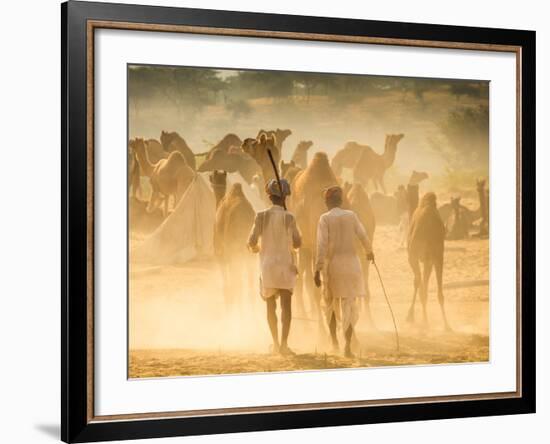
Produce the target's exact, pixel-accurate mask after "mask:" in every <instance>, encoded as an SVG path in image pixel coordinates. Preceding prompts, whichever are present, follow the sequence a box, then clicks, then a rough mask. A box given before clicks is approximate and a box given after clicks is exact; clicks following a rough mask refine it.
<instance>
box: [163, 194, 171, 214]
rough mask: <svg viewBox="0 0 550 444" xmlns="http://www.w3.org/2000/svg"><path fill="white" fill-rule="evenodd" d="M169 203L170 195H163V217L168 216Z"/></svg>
mask: <svg viewBox="0 0 550 444" xmlns="http://www.w3.org/2000/svg"><path fill="white" fill-rule="evenodd" d="M169 203H170V195H169V194H167V195H166V196H165V197H164V217H167V216H168V204H169Z"/></svg>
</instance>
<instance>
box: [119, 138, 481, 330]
mask: <svg viewBox="0 0 550 444" xmlns="http://www.w3.org/2000/svg"><path fill="white" fill-rule="evenodd" d="M291 134H292V131H291V130H288V129H286V130H283V129H276V130H270V131H265V130H260V131H259V132H258V134H257V135H256V137H249V138H245V139H241V138H239V137H238V136H237V135H235V134H227V135H226V136H225V137H223V139H222V140H220V142H218V143H217V144H216V145H214V146H213V147H212V148H211V149H210V150H208V151H207V152H205V153H200V154H194V153H193V151H192V150H191V149H190V148H189V146H188V145H187V143H186V142H185V140H184V139H183V137H181V136H180V135H179V134H178V133H176V132H165V131H162V133H161V135H160V142H158V141H156V140H154V139H150V140H144V139H142V138H135V139H132V140H130V141H129V150H128V187H129V193H130V198H131V199H132V201H135V202H138V203H141V202H144V200H143V190H141V186H140V183H141V178H142V177H147V178H149V182H150V188H151V193H150V197H149V198H148V202H147V207H146V211H147V213H148V214H151V213H153V212H159V211H160V212H161V213H162V218H166V217H167V216H168V215H169V213H170V207H171V206H172V208H175V207H176V206H177V204H178V202H179V200H180V199H181V197H182V196H183V194H184V193H185V190H186V189H187V187H188V186H189V184H190V183H191V182H192V181H193V178H194V177H195V175H196V174H197V173H207V174H209V179H210V184H211V188H212V190H213V192H214V195H215V197H216V207H217V208H216V221H215V227H214V234H213V236H214V250H215V254H216V256H217V258H218V259H219V261H220V264H222V270H223V275H224V285H225V286H226V287H231V288H239V286H241V285H243V282H245V281H243V280H241V278H237V276H238V275H239V272H238V271H237V270H235V265H234V264H242V263H245V264H246V263H247V262H246V261H249V260H250V257H251V256H252V255H250V253H249V252H248V251H247V250H246V247H245V246H246V239H247V236H248V234H249V231H250V228H251V227H252V225H253V222H254V217H255V212H254V209H253V207H252V205H251V204H250V202H249V201H248V199H247V197H246V196H245V193H243V190H242V186H243V185H244V184H240V183H233V184H232V185H231V186H230V187H229V189H228V186H227V173H234V172H237V173H239V174H240V175H241V177H242V178H243V180H244V181H245V182H246V183H247V184H248V185H250V186H251V187H252V188H254V189H255V190H256V191H257V193H258V194H259V196H261V198H262V199H264V200H265V199H266V196H265V193H264V188H263V185H264V183H265V182H266V181H268V180H270V179H272V178H274V177H275V172H274V169H273V165H272V163H271V160H270V157H269V153H271V155H272V157H273V159H274V160H275V163H276V165H278V167H279V170H280V171H279V173H280V175H281V177H284V178H286V179H287V180H288V181H289V182H290V183H291V190H292V193H291V195H290V197H289V198H288V200H287V205H288V208H289V210H290V211H292V212H293V213H294V214H295V216H296V221H297V223H298V227H299V229H300V231H301V233H302V238H303V241H302V247H301V248H300V250H299V251H298V253H297V264H298V280H297V285H296V289H295V298H294V299H295V300H296V304H297V308H298V310H299V311H301V312H306V311H307V310H306V301H307V300H308V301H309V305H310V309H313V311H314V312H315V313H316V315H317V319H319V320H320V319H321V307H320V300H321V297H320V293H319V289H317V288H316V287H315V285H314V283H313V275H312V270H313V258H314V252H315V245H316V229H317V223H318V220H319V217H320V216H321V214H322V213H324V212H325V211H326V207H325V203H324V200H323V194H322V192H323V190H324V189H325V188H327V187H330V186H333V185H341V186H342V188H343V189H344V205H345V206H346V207H347V208H349V209H352V210H353V211H355V212H356V213H357V215H358V217H359V219H360V220H361V222H362V223H363V225H364V226H365V228H366V230H367V233H368V235H369V238H370V239H371V240H375V237H376V236H375V230H376V225H377V224H381V223H382V224H383V223H395V224H399V226H400V230H401V232H402V236H403V238H402V242H403V244H406V248H407V252H408V260H409V264H410V267H411V270H412V272H413V275H414V281H413V297H412V302H411V306H410V309H409V316H408V319H409V320H410V321H414V307H415V302H416V299H417V296H419V298H420V302H421V305H422V309H423V318H424V321H426V304H427V293H428V282H429V280H430V276H431V273H432V270H434V271H435V276H436V281H437V294H438V301H439V305H440V308H441V313H442V317H443V320H444V324H445V326H446V327H447V328H449V324H448V322H447V317H446V313H445V304H444V296H443V291H442V288H443V284H442V274H443V259H444V241H445V239H464V238H466V237H468V236H469V235H470V234H469V233H470V231H471V229H472V227H473V224H474V221H479V232H478V233H477V235H479V236H486V235H487V234H488V227H489V225H488V194H487V193H488V192H487V190H486V188H485V181H484V180H478V182H477V184H476V187H477V192H478V196H479V210H477V211H471V210H469V209H468V208H466V207H464V206H462V205H461V204H460V197H453V198H452V199H451V202H450V203H449V204H445V205H442V206H441V207H438V206H437V198H436V195H435V194H434V193H431V192H429V193H425V194H424V195H423V196H422V197H421V198H420V192H419V187H420V184H421V182H422V181H423V180H425V179H427V178H428V175H427V174H426V173H424V172H417V171H413V172H412V174H411V176H410V180H409V182H408V184H407V185H406V186H405V185H401V186H399V187H398V188H397V190H396V191H395V193H393V195H388V194H387V193H386V185H385V182H384V175H385V172H386V171H387V170H388V169H389V168H390V167H391V166H392V165H393V163H394V160H395V158H396V153H397V146H398V144H399V142H400V141H401V140H402V139H403V138H404V135H403V134H389V135H387V136H386V139H385V144H384V149H383V152H382V153H378V152H376V151H375V150H374V149H373V148H371V147H370V146H368V145H361V144H358V143H356V142H348V143H346V144H345V145H344V147H343V148H342V149H341V150H339V151H338V152H337V153H336V154H335V155H334V156H333V158H332V160H329V157H328V156H327V154H326V153H324V152H316V153H315V154H314V155H313V156H309V150H310V149H311V147H312V146H313V142H312V141H310V140H307V141H301V142H299V143H298V145H297V147H296V148H295V150H294V153H293V155H292V156H291V161H290V162H284V161H282V160H281V159H282V154H283V150H284V149H285V146H284V142H285V139H287V138H288V137H289V136H290V135H291ZM310 157H311V159H310ZM344 169H347V170H348V171H351V173H352V177H353V181H352V183H351V184H350V183H347V182H343V181H342V179H341V177H342V174H343V172H344ZM371 186H373V187H374V188H375V190H376V191H375V192H372V193H371V194H370V195H369V193H368V192H367V190H368V188H369V187H371ZM171 204H172V205H171ZM266 205H267V202H266ZM374 245H375V251H376V243H375V244H374ZM243 261H244V262H243ZM362 267H363V272H364V274H365V285H366V289H365V290H366V294H367V298H366V299H365V304H364V308H365V311H366V312H367V316H369V317H370V310H369V295H370V292H369V288H368V274H369V263H368V262H367V261H366V259H365V260H363V262H362ZM245 268H246V267H245ZM250 269H252V268H250ZM246 279H247V280H248V282H252V281H253V279H254V278H253V277H251V276H249V277H248V278H246ZM227 294H232V292H231V291H228V292H227ZM228 302H229V303H230V302H231V300H228Z"/></svg>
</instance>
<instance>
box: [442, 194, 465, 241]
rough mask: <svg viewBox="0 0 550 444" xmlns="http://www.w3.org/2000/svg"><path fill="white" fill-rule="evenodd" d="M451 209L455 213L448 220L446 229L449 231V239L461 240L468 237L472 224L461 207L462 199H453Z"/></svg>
mask: <svg viewBox="0 0 550 444" xmlns="http://www.w3.org/2000/svg"><path fill="white" fill-rule="evenodd" d="M451 208H452V209H453V213H452V215H451V217H449V219H448V220H447V223H446V224H445V228H446V231H447V239H449V240H461V239H466V238H467V237H468V231H469V230H468V228H469V226H470V224H469V223H468V221H467V220H466V217H465V216H464V213H463V212H462V209H461V205H460V197H451Z"/></svg>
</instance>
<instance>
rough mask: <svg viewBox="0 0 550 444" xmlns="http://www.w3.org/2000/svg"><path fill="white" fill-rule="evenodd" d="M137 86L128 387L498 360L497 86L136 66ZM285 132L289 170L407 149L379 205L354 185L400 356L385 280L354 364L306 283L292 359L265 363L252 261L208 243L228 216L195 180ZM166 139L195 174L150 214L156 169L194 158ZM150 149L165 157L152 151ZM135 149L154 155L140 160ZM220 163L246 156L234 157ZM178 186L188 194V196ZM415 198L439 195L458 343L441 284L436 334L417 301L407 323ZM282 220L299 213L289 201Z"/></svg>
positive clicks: (211, 189) (431, 296)
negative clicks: (247, 143) (494, 235)
mask: <svg viewBox="0 0 550 444" xmlns="http://www.w3.org/2000/svg"><path fill="white" fill-rule="evenodd" d="M128 80H129V82H128V125H129V128H128V130H129V139H130V140H129V171H130V175H131V174H132V171H133V170H132V165H133V164H135V165H136V171H137V176H135V177H134V178H133V179H132V177H129V182H128V187H129V190H128V192H129V232H128V239H129V249H130V254H129V260H130V263H129V276H128V279H129V357H130V359H129V375H130V377H132V378H139V377H160V376H186V375H206V374H231V373H250V372H271V371H292V370H320V369H331V368H350V367H377V366H388V365H426V364H443V363H464V362H484V361H487V360H488V359H489V233H488V217H489V216H488V215H489V209H488V207H489V192H488V185H489V177H488V176H489V84H488V82H484V81H476V80H448V79H417V78H399V77H391V76H357V75H344V74H318V73H293V72H273V71H239V70H220V69H205V68H186V67H163V66H138V65H136V66H130V67H129V71H128ZM276 129H289V130H290V131H291V134H290V135H289V136H287V137H286V138H285V139H284V141H283V142H282V146H281V149H280V159H281V160H282V161H284V162H285V163H287V162H290V161H291V159H292V157H293V153H294V151H295V148H296V147H297V146H298V145H299V143H300V142H301V141H312V142H313V145H312V146H311V148H310V149H309V151H308V152H307V157H308V162H309V161H310V160H311V159H312V158H313V157H314V154H315V153H316V152H324V153H326V154H327V155H328V158H329V159H330V160H331V161H332V159H334V156H335V155H336V154H337V153H338V152H339V151H341V150H343V149H344V148H345V147H346V144H347V143H348V142H356V143H357V144H359V145H361V146H368V147H371V148H372V150H373V151H374V152H375V153H376V154H378V155H382V154H383V153H384V150H385V147H386V146H387V135H392V134H403V135H404V137H403V140H402V141H400V142H399V144H398V146H397V151H396V153H395V158H394V159H393V162H392V164H391V165H390V166H388V167H387V169H386V170H385V172H384V173H383V177H384V182H385V183H384V188H385V190H384V189H383V188H381V187H380V184H377V183H376V181H375V180H372V181H369V180H368V178H367V179H366V180H365V181H364V183H361V186H362V187H363V188H364V190H365V192H366V193H367V195H368V196H369V199H370V203H369V205H370V207H371V208H372V211H373V214H374V216H375V220H376V229H375V232H374V235H373V239H372V241H373V247H374V252H375V255H376V262H377V265H378V268H379V269H380V272H381V276H382V279H383V282H384V285H385V287H386V290H387V295H388V297H389V299H390V301H391V304H392V308H393V311H394V314H395V318H396V322H397V327H398V333H399V339H400V349H399V351H397V350H396V343H395V333H394V326H393V323H392V318H391V315H390V312H389V309H388V306H387V303H386V300H385V298H384V295H383V293H382V289H381V286H380V283H379V280H378V276H377V274H376V272H375V270H374V269H373V268H372V267H370V271H369V274H368V287H369V289H370V300H369V301H368V307H366V306H365V305H366V304H365V303H363V307H362V310H361V316H360V319H359V322H358V324H357V326H356V331H355V337H354V339H353V347H354V353H355V358H354V359H348V358H345V357H343V356H342V355H341V354H338V353H333V351H332V350H331V347H330V340H329V337H328V329H327V326H326V322H325V319H324V317H323V316H322V315H321V316H320V315H319V312H318V307H316V302H315V298H314V296H313V295H312V294H309V293H310V290H309V288H310V287H311V285H309V284H308V283H307V282H305V277H304V282H303V283H301V284H300V285H303V291H302V294H301V299H300V300H298V298H297V297H296V295H295V296H293V319H292V325H291V330H290V336H289V346H290V347H291V348H292V349H293V350H294V351H295V352H296V355H294V356H280V355H276V354H272V353H270V348H269V347H270V343H271V336H270V332H269V329H268V325H267V321H266V304H265V302H264V301H263V300H262V298H261V297H260V295H259V288H260V287H259V285H260V284H259V266H258V258H257V255H254V254H252V253H251V252H249V251H248V250H247V249H246V244H245V243H243V245H242V251H237V253H235V254H234V255H233V256H232V258H231V261H230V262H231V264H230V267H228V264H227V263H224V260H226V259H221V258H220V257H219V255H217V254H216V248H215V245H214V240H213V234H212V233H213V231H214V229H215V227H214V225H215V224H216V211H217V209H216V208H217V206H218V207H219V205H220V200H219V199H217V198H218V197H219V196H217V195H216V189H215V186H213V183H212V179H211V178H210V175H211V173H212V171H210V170H205V171H201V165H203V164H204V165H206V163H207V162H208V160H209V159H210V158H211V157H212V156H213V151H215V150H216V149H219V148H217V147H219V142H220V141H222V139H223V138H224V137H225V136H226V135H228V134H234V135H236V136H237V137H238V138H239V139H240V140H241V141H244V140H245V139H247V138H252V139H257V140H259V138H260V135H259V131H260V130H265V131H270V130H274V131H275V130H276ZM162 132H169V133H172V132H175V133H177V134H178V136H179V137H180V138H181V139H183V140H184V142H183V143H184V144H185V145H186V146H187V148H188V149H189V150H190V151H191V152H192V154H193V155H194V157H195V159H196V166H195V168H191V167H190V166H189V162H188V161H187V170H183V169H181V170H177V171H178V172H177V174H178V178H176V179H173V183H174V185H173V189H174V194H173V195H171V194H169V193H170V191H165V190H164V189H161V191H159V192H158V195H157V196H156V197H154V198H152V196H154V195H155V190H156V188H155V187H158V185H157V182H155V181H156V180H161V179H159V178H157V177H156V176H154V175H155V174H159V173H158V171H157V170H158V168H156V169H155V162H154V160H157V159H154V156H158V161H160V162H161V163H162V162H163V161H164V160H166V159H168V158H169V157H170V156H171V153H173V152H175V151H178V150H179V151H181V152H182V153H183V154H184V155H185V152H184V150H186V149H187V148H181V146H183V145H182V144H181V142H178V143H180V145H178V143H176V142H170V141H169V142H168V143H163V142H162V140H161V134H162ZM141 139H143V141H144V143H143V145H142V148H140V145H139V144H140V140H141ZM150 140H154V141H158V147H161V148H158V147H157V148H155V149H156V151H154V150H153V148H154V147H153V146H152V144H151V143H150V142H148V141H150ZM177 140H179V139H177ZM164 145H167V146H164ZM140 149H142V150H143V153H145V155H144V156H141V157H140V156H139V155H135V156H134V153H138V152H140V151H139V150H140ZM224 149H225V150H226V152H230V153H237V152H238V155H239V156H241V157H242V156H244V154H243V153H242V149H241V147H240V145H239V146H236V145H232V146H230V147H225V148H224ZM147 159H148V160H147ZM248 160H250V159H248ZM147 161H149V163H150V166H151V167H152V168H151V169H150V171H149V170H148V169H147V165H144V163H145V162H147ZM307 165H308V164H306V165H305V167H304V168H302V169H305V168H307ZM257 167H258V168H257V173H258V175H260V176H261V172H262V171H261V166H260V165H257ZM216 169H217V168H216ZM182 171H183V172H182ZM413 171H416V172H425V173H427V174H426V175H427V178H422V179H421V180H420V181H419V182H418V183H413V182H414V181H412V179H411V175H412V173H413ZM146 172H147V174H146ZM121 174H125V172H123V171H121ZM148 174H149V175H148ZM281 174H283V171H281ZM358 174H359V173H357V172H356V171H355V170H354V168H353V167H352V166H349V165H346V166H344V167H343V168H342V170H341V171H340V173H339V174H337V176H338V180H339V181H340V184H341V185H342V186H344V184H346V183H349V184H351V183H353V182H356V181H357V176H358ZM184 175H185V177H186V178H187V177H188V179H185V180H183V179H182V180H180V179H179V178H180V177H183V176H184ZM136 177H137V179H136ZM227 177H228V179H227V188H226V189H227V191H229V189H230V187H231V186H232V184H233V183H241V184H242V187H243V190H244V192H245V193H244V194H245V196H246V198H247V200H248V201H249V202H250V203H251V205H252V207H253V208H254V210H255V211H259V210H261V209H263V208H266V207H267V206H268V204H267V203H266V199H265V195H263V187H262V186H258V184H257V183H254V182H252V181H249V180H246V179H245V178H243V174H240V173H239V172H238V171H237V172H232V171H229V172H228V176H227ZM132 180H133V181H132ZM170 186H172V185H170ZM409 186H411V187H412V189H413V190H416V193H417V196H418V198H419V199H422V197H423V195H425V194H426V193H427V192H434V193H435V194H436V196H437V207H438V209H439V214H441V220H442V222H443V223H444V225H445V228H446V238H445V242H444V251H445V255H444V265H443V292H444V296H445V310H446V313H447V317H448V320H449V324H450V326H451V329H449V330H446V329H445V325H444V323H443V320H442V315H441V308H440V305H439V302H438V296H437V286H436V282H435V277H434V276H432V278H431V281H430V283H429V287H428V296H427V305H426V307H427V319H428V322H427V323H424V322H422V310H421V304H420V301H417V305H416V308H415V309H414V312H415V317H414V319H412V320H411V318H410V306H411V300H412V295H413V289H414V274H413V271H412V269H411V266H410V263H409V255H408V250H407V236H408V227H409V225H408V224H409V223H410V221H411V217H412V214H413V213H414V211H412V212H411V213H410V214H408V210H407V208H409V207H408V205H409V206H410V205H411V203H410V201H407V200H406V198H404V197H403V196H404V194H399V192H400V191H402V192H404V190H408V189H409V188H408V187H409ZM400 187H401V188H400ZM415 187H416V188H415ZM321 193H322V190H319V194H321ZM155 199H156V200H155ZM400 199H401V200H400ZM403 199H405V200H404V201H403ZM457 199H459V200H457ZM153 200H155V201H153ZM453 200H454V203H453ZM417 204H418V203H417ZM289 209H290V211H293V208H292V202H291V201H290V202H289ZM351 209H352V210H354V211H355V208H351ZM413 210H414V209H413ZM218 217H219V216H218ZM315 223H316V221H315ZM250 228H251V227H250V226H246V227H242V231H243V232H248V231H250ZM297 254H298V255H299V254H300V251H298V252H297ZM359 254H360V255H363V252H362V251H361V250H359ZM227 269H230V270H231V271H230V273H229V275H228V273H227V271H224V270H227ZM228 276H229V277H228ZM369 310H370V316H368V315H367V312H368V311H369ZM279 314H280V312H279V310H278V316H279ZM279 320H280V316H279Z"/></svg>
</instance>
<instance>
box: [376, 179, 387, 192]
mask: <svg viewBox="0 0 550 444" xmlns="http://www.w3.org/2000/svg"><path fill="white" fill-rule="evenodd" d="M377 182H378V184H379V185H380V188H382V191H383V192H384V194H386V184H385V183H384V176H381V177H378V178H377Z"/></svg>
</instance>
